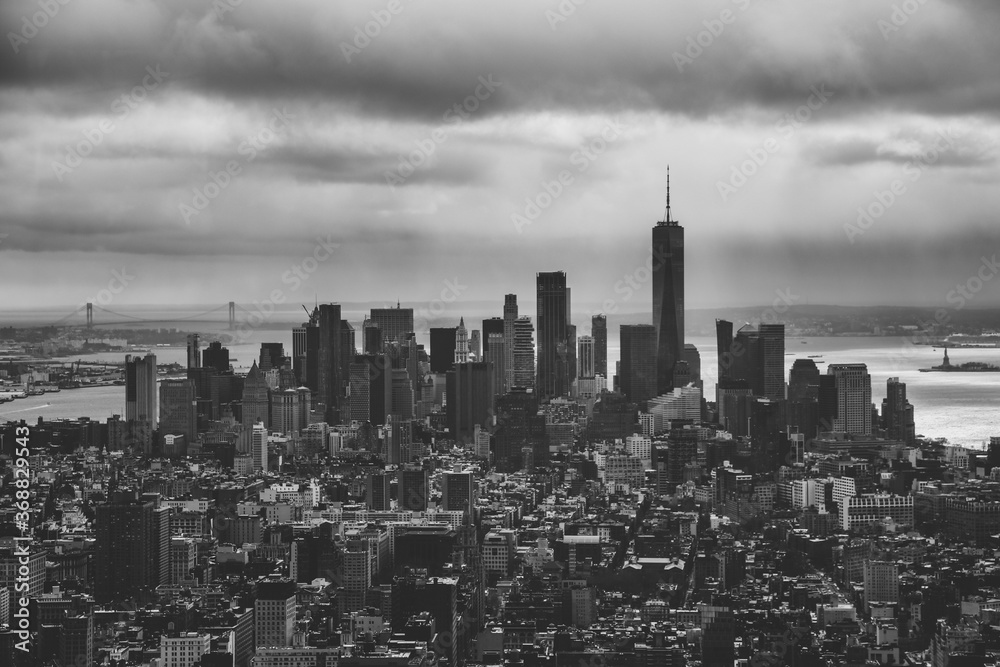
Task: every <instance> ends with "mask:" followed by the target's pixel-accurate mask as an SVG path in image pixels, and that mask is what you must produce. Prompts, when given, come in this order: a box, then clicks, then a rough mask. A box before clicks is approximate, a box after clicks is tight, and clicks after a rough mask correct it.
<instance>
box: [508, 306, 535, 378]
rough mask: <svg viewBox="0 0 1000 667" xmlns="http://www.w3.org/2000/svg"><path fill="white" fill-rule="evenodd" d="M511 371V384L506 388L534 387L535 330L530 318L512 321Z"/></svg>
mask: <svg viewBox="0 0 1000 667" xmlns="http://www.w3.org/2000/svg"><path fill="white" fill-rule="evenodd" d="M510 356H511V358H512V360H513V368H512V371H511V377H512V378H513V379H512V383H513V384H511V386H510V387H507V391H510V390H511V388H512V387H534V386H535V328H534V326H532V324H531V318H530V317H519V318H517V320H515V321H514V351H513V353H512V354H511V355H510Z"/></svg>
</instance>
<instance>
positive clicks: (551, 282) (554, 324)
mask: <svg viewBox="0 0 1000 667" xmlns="http://www.w3.org/2000/svg"><path fill="white" fill-rule="evenodd" d="M535 280H536V286H537V289H538V301H537V304H538V319H537V328H538V382H537V383H536V391H537V392H538V395H539V398H540V399H541V400H545V399H549V398H555V397H557V396H565V395H567V394H568V393H569V385H570V381H571V379H572V378H571V377H570V375H569V373H570V369H571V366H572V364H571V361H572V359H571V358H572V357H575V356H576V350H571V348H570V347H569V345H570V329H569V324H570V321H569V320H570V293H569V288H568V287H566V274H565V273H564V272H562V271H551V272H546V273H538V274H536V275H535Z"/></svg>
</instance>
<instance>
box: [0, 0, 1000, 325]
mask: <svg viewBox="0 0 1000 667" xmlns="http://www.w3.org/2000/svg"><path fill="white" fill-rule="evenodd" d="M564 4H565V3H564ZM897 4H899V3H896V2H892V1H888V0H887V1H881V0H880V1H876V2H867V3H864V4H863V5H862V4H858V3H851V4H846V3H842V2H833V1H832V0H827V1H821V2H814V3H808V5H807V6H806V5H804V4H797V3H791V2H750V0H738V1H736V0H724V1H723V0H716V1H712V2H703V3H698V4H697V5H683V6H675V5H670V6H664V5H662V4H661V3H651V2H646V3H636V4H635V5H629V11H623V10H622V8H621V7H618V6H614V7H611V6H605V5H599V4H589V3H588V4H583V5H580V6H576V5H573V6H575V7H576V9H575V10H574V11H573V12H572V13H571V14H565V15H564V14H562V13H560V11H561V10H560V9H559V8H560V6H561V5H560V4H559V3H558V2H554V1H553V2H544V3H525V2H515V3H509V2H505V3H499V2H480V3H476V4H475V5H470V4H468V3H460V2H441V3H435V4H434V5H432V6H424V5H418V4H412V5H411V4H406V3H403V4H401V5H399V7H401V9H400V11H399V12H398V13H395V14H389V16H390V18H389V19H385V16H386V14H383V13H382V12H384V11H386V6H387V5H386V3H385V2H367V3H352V4H351V5H349V6H333V5H330V4H328V3H322V2H318V1H312V2H302V3H297V4H296V5H295V6H294V10H290V9H289V8H288V7H287V6H285V5H277V4H270V3H262V2H254V1H253V0H245V1H244V2H241V3H235V2H233V3H228V4H227V3H224V2H223V3H221V4H220V3H216V5H212V4H208V3H203V2H194V1H193V0H182V1H180V2H174V3H169V4H164V3H154V2H147V1H138V2H125V1H124V0H99V1H97V2H88V3H79V4H77V3H70V4H67V5H65V6H63V5H59V10H58V13H57V14H56V15H55V16H53V17H52V18H51V19H50V20H49V21H47V24H46V25H45V26H44V27H42V28H41V29H39V30H37V31H36V32H37V34H34V35H33V36H30V37H23V36H22V39H21V40H16V39H15V40H14V41H13V42H12V43H11V44H10V45H9V46H10V47H11V48H12V51H13V53H12V52H11V51H8V52H7V54H6V56H5V57H4V58H3V59H2V60H0V101H2V111H0V142H2V146H3V156H4V157H3V160H2V161H0V174H2V185H0V192H2V194H3V198H4V201H5V203H6V206H5V208H4V211H3V212H2V213H0V282H2V283H3V284H4V285H5V286H6V287H7V289H6V290H5V299H4V302H5V303H4V304H3V305H4V308H6V309H13V308H35V307H38V306H39V305H40V304H41V305H49V304H60V303H70V304H75V303H81V302H85V301H87V300H90V299H93V298H94V295H95V294H98V293H99V292H100V290H102V289H105V288H106V287H107V286H108V284H109V281H111V280H114V279H115V278H114V273H113V272H115V271H118V272H124V273H126V274H128V275H131V276H134V278H133V279H132V280H129V281H128V284H127V285H125V286H124V288H123V289H122V290H121V291H120V292H118V293H116V294H115V295H114V300H113V304H112V305H111V306H110V307H111V308H114V305H118V306H120V307H126V306H128V305H135V304H143V303H152V304H155V303H164V304H165V303H176V302H184V301H195V300H198V301H202V302H204V303H210V304H221V303H225V302H227V301H230V300H233V301H237V302H240V303H250V302H252V301H254V300H258V301H262V300H264V299H266V298H268V295H269V294H271V293H272V292H273V291H274V290H276V289H277V290H283V292H284V294H285V297H286V298H287V299H288V300H289V301H294V302H300V301H301V302H304V303H311V302H312V301H313V299H314V295H316V294H318V296H319V298H320V299H321V300H323V301H338V302H361V301H367V302H386V303H395V301H396V300H397V299H398V300H400V301H401V302H403V303H404V304H406V303H410V304H420V303H428V302H431V301H433V300H434V299H436V298H438V296H439V294H440V293H441V291H442V290H443V289H446V286H447V284H448V282H449V281H451V282H452V283H454V282H457V283H459V284H461V285H464V286H467V288H465V289H463V290H461V294H459V295H457V297H456V298H457V300H458V301H459V302H462V301H470V302H476V301H484V302H485V301H489V302H494V303H497V311H498V314H499V309H500V307H501V305H502V300H503V295H504V294H505V293H508V292H513V293H516V294H518V295H519V297H520V298H521V299H523V300H524V302H525V303H533V297H534V289H535V285H534V274H535V273H536V272H539V271H550V270H563V271H565V272H566V273H567V276H568V283H569V285H570V287H571V288H572V290H573V302H574V304H577V303H579V304H595V305H596V306H600V305H601V304H604V303H606V302H609V301H610V302H611V303H614V304H616V305H617V307H618V308H620V309H622V310H623V311H632V309H633V308H634V309H635V312H642V309H643V308H648V307H649V303H650V285H649V283H648V281H647V282H645V283H643V282H642V281H641V280H639V278H640V277H641V275H642V270H643V266H644V264H645V263H646V260H647V258H648V257H649V248H650V229H651V227H652V226H653V224H654V223H655V222H656V221H657V220H659V219H661V218H662V216H663V209H664V168H665V166H666V165H667V164H668V163H669V164H670V166H671V186H672V187H671V191H672V202H671V203H672V210H673V215H674V217H675V218H676V219H678V220H679V221H680V223H681V224H682V225H684V226H685V229H686V262H687V265H686V271H687V281H686V285H687V294H686V303H687V308H688V309H689V310H697V309H703V308H714V307H726V306H730V305H731V304H740V303H742V304H747V305H746V306H743V307H752V306H754V305H757V304H759V305H762V306H764V305H767V304H770V303H771V302H772V301H773V300H774V298H775V294H776V293H777V292H779V291H782V290H787V289H792V290H793V291H794V293H795V294H797V295H798V296H800V297H801V301H799V302H798V303H837V304H840V305H869V306H875V305H912V306H925V307H951V306H950V304H949V303H948V300H947V296H948V294H949V292H950V291H951V290H954V289H955V288H956V286H957V285H961V284H966V283H967V281H968V280H969V279H970V278H972V277H974V276H976V275H977V272H980V271H981V270H982V268H983V266H984V262H985V263H986V264H988V262H989V261H990V260H991V259H992V258H993V257H994V251H995V249H1000V225H997V224H996V221H995V219H994V218H995V215H996V213H995V212H996V211H997V210H998V204H1000V191H998V189H997V188H996V187H995V185H994V184H995V183H996V182H997V177H998V176H1000V170H998V163H997V156H998V152H997V146H998V141H1000V122H998V111H1000V71H998V69H997V68H996V62H998V61H1000V43H998V41H997V40H996V39H995V37H994V36H995V34H996V33H997V31H998V28H1000V5H998V4H997V3H992V2H987V1H985V0H954V1H952V2H948V3H943V2H939V3H926V4H919V5H918V8H917V9H916V11H914V12H913V13H911V14H903V15H901V16H895V17H894V11H895V10H894V7H895V5H897ZM213 7H214V9H213ZM219 7H222V8H223V10H222V11H220V10H219ZM774 9H780V11H769V10H774ZM37 10H38V6H37V4H36V3H34V2H30V1H28V0H18V1H15V2H9V3H4V5H3V7H2V8H0V25H2V26H3V29H4V30H3V32H4V34H5V35H8V41H11V38H10V37H9V35H10V34H14V35H21V34H22V33H23V34H24V35H28V32H26V31H25V30H24V20H25V17H26V16H28V17H30V16H31V15H32V14H33V13H34V12H36V11H37ZM373 12H374V13H375V14H374V15H375V16H376V17H382V21H383V23H384V24H385V25H384V26H380V27H378V29H377V30H375V29H371V30H370V32H373V33H376V34H375V36H374V37H371V38H369V39H368V40H367V41H366V40H365V39H364V38H363V37H359V34H361V35H363V31H364V29H365V26H366V25H367V24H369V23H370V22H371V21H373V20H375V19H374V18H373ZM887 26H888V27H887ZM359 31H360V32H359ZM699 44H700V46H699ZM477 96H478V97H477ZM469 100H471V102H470V101H469ZM456 105H464V106H460V107H459V111H457V112H456V111H455V107H456ZM473 107H475V108H474V109H473ZM84 152H86V153H87V155H83V153H84ZM748 160H749V161H750V163H749V166H746V165H747V164H748V162H747V161H748ZM418 162H419V164H417V163H418ZM404 163H405V164H404ZM230 164H235V165H236V167H238V169H233V170H232V171H233V172H236V173H232V174H229V175H228V179H227V178H226V172H227V166H228V165H230ZM407 165H409V166H407ZM751 172H752V173H751ZM219 174H223V176H219ZM564 174H565V175H567V177H562V175H564ZM740 175H742V176H743V178H742V180H741V179H740V177H739V176H740ZM222 181H225V185H222V187H217V186H218V184H219V183H220V182H222ZM896 181H899V182H900V183H901V185H902V188H901V189H898V191H897V193H895V194H892V184H893V183H894V182H896ZM213 185H215V186H216V188H215V190H212V186H213ZM206 192H208V193H209V194H211V193H212V192H215V196H212V197H207V196H205V193H206ZM886 193H888V194H886ZM546 194H547V195H548V200H546V198H545V195H546ZM199 196H201V197H202V198H203V201H204V203H205V204H206V206H204V207H203V208H202V207H200V203H201V202H200V201H199V199H198V197H199ZM890 197H891V202H890V199H889V198H890ZM880 198H881V200H882V201H883V202H886V204H885V205H884V206H883V207H882V208H883V209H884V213H883V214H880V215H877V216H874V217H873V219H872V221H871V223H870V224H868V226H867V227H865V228H863V229H862V228H861V227H858V226H857V225H858V218H859V213H858V210H859V208H863V209H867V210H870V211H876V212H877V211H878V207H877V206H876V207H875V208H872V207H873V205H874V204H877V203H878V202H879V199H880ZM545 202H548V203H547V204H546V205H541V204H543V203H545ZM532 205H534V206H537V207H538V209H537V215H532V213H535V211H533V210H532V209H531V206H532ZM185 207H187V208H186V209H185ZM852 225H853V226H854V227H855V231H850V226H852ZM845 226H848V227H846V228H845ZM324 246H326V250H324V251H322V252H321V254H324V255H326V258H325V259H323V260H322V261H318V262H316V264H315V269H314V270H313V271H312V272H306V274H304V275H305V278H304V279H300V280H299V281H298V282H297V283H296V282H295V281H294V280H293V281H289V280H288V279H287V278H286V276H288V275H289V272H290V271H294V269H295V267H299V268H300V269H301V268H302V267H303V266H306V268H308V264H307V263H308V262H309V261H311V260H310V258H312V257H314V251H316V249H317V248H323V247H324ZM980 275H981V274H980ZM992 275H993V274H990V277H992ZM626 276H632V277H633V278H634V279H636V281H637V284H638V285H639V287H638V288H637V289H634V290H633V291H632V296H631V297H629V299H625V298H624V294H625V291H624V290H623V289H618V286H619V285H620V284H621V282H622V281H623V280H625V278H626ZM295 285H298V286H297V287H295ZM966 306H967V307H969V308H973V307H975V308H981V307H990V306H1000V289H997V288H996V287H995V285H994V284H992V283H990V282H989V281H988V280H987V281H985V282H983V283H982V284H981V289H980V290H977V291H976V293H975V295H974V298H970V299H968V300H967V304H966ZM733 307H738V306H733Z"/></svg>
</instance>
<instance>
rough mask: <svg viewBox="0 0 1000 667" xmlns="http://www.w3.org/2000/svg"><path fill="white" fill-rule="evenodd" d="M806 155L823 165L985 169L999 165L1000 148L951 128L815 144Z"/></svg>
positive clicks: (982, 137)
mask: <svg viewBox="0 0 1000 667" xmlns="http://www.w3.org/2000/svg"><path fill="white" fill-rule="evenodd" d="M804 156H805V157H806V158H807V159H810V160H812V161H813V162H814V163H816V164H819V165H824V166H848V167H850V166H855V165H861V164H867V163H879V162H882V163H890V164H899V165H905V164H913V163H916V162H924V163H931V164H934V165H936V166H939V167H982V166H987V165H992V164H995V163H996V162H997V146H996V144H995V142H994V140H993V139H992V138H991V137H989V136H987V135H984V134H980V133H966V134H965V135H964V136H952V135H951V134H950V132H949V128H945V127H942V128H940V130H938V131H937V132H929V131H905V132H904V131H897V132H895V133H893V134H892V135H891V136H890V137H888V138H886V139H885V140H874V139H866V138H852V139H842V140H834V141H829V142H821V141H815V142H812V143H811V144H810V145H809V146H807V147H806V148H805V150H804Z"/></svg>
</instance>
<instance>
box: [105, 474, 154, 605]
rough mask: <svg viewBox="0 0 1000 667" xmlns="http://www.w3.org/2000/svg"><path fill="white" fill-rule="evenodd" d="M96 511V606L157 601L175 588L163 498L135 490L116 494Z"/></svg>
mask: <svg viewBox="0 0 1000 667" xmlns="http://www.w3.org/2000/svg"><path fill="white" fill-rule="evenodd" d="M95 511H96V518H95V537H96V545H95V547H96V548H95V554H94V565H95V569H96V572H95V576H94V598H95V600H96V601H97V602H101V603H103V602H110V601H118V600H130V599H134V600H143V601H145V600H152V599H153V597H154V593H155V589H156V587H157V586H159V585H161V584H167V583H170V571H169V556H170V523H169V509H168V508H167V507H160V503H159V495H157V494H143V495H140V494H139V492H138V491H135V490H131V491H118V492H115V493H112V494H111V498H110V500H109V501H108V502H106V503H103V504H101V505H98V506H97V507H96V508H95Z"/></svg>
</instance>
